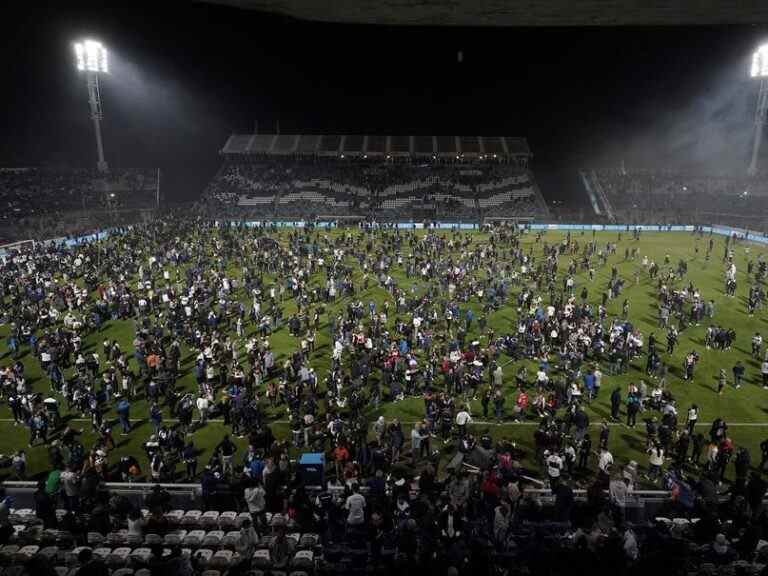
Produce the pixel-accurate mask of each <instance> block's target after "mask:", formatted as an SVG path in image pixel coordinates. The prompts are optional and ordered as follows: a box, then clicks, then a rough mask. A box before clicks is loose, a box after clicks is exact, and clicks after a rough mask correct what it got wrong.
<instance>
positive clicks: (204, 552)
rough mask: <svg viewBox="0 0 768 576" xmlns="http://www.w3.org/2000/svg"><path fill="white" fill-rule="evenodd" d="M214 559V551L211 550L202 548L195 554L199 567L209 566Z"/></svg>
mask: <svg viewBox="0 0 768 576" xmlns="http://www.w3.org/2000/svg"><path fill="white" fill-rule="evenodd" d="M212 557H213V550H211V549H210V548H200V549H199V550H197V551H196V552H195V554H194V558H195V559H196V560H197V562H198V563H199V565H200V566H201V567H203V568H205V567H206V566H208V563H209V562H210V561H211V558H212Z"/></svg>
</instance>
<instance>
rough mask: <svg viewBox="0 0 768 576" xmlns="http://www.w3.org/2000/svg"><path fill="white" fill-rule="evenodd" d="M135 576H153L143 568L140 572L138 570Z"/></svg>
mask: <svg viewBox="0 0 768 576" xmlns="http://www.w3.org/2000/svg"><path fill="white" fill-rule="evenodd" d="M134 576H152V573H151V572H150V571H149V570H147V569H146V568H141V569H139V570H136V572H134Z"/></svg>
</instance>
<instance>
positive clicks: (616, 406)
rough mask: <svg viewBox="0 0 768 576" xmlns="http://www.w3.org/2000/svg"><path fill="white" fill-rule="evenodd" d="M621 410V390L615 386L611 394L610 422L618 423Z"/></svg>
mask: <svg viewBox="0 0 768 576" xmlns="http://www.w3.org/2000/svg"><path fill="white" fill-rule="evenodd" d="M620 409H621V389H620V388H619V387H618V386H617V387H616V388H614V389H613V392H611V420H613V421H614V422H618V421H619V418H620V416H621V415H620V413H619V411H620Z"/></svg>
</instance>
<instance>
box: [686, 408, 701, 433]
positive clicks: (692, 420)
mask: <svg viewBox="0 0 768 576" xmlns="http://www.w3.org/2000/svg"><path fill="white" fill-rule="evenodd" d="M698 420H699V407H698V406H697V405H696V404H691V407H690V408H689V409H688V419H687V421H686V423H685V426H686V428H687V429H688V434H689V435H690V436H693V429H694V428H695V427H696V422H697V421H698Z"/></svg>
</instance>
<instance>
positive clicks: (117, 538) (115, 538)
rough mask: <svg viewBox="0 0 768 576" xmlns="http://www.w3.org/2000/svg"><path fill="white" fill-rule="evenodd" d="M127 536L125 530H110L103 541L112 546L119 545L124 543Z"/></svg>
mask: <svg viewBox="0 0 768 576" xmlns="http://www.w3.org/2000/svg"><path fill="white" fill-rule="evenodd" d="M127 536H128V531H127V530H118V531H116V532H110V533H109V534H107V539H106V540H105V542H106V543H107V544H110V545H112V546H115V547H119V546H121V545H123V544H125V542H126V537H127Z"/></svg>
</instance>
